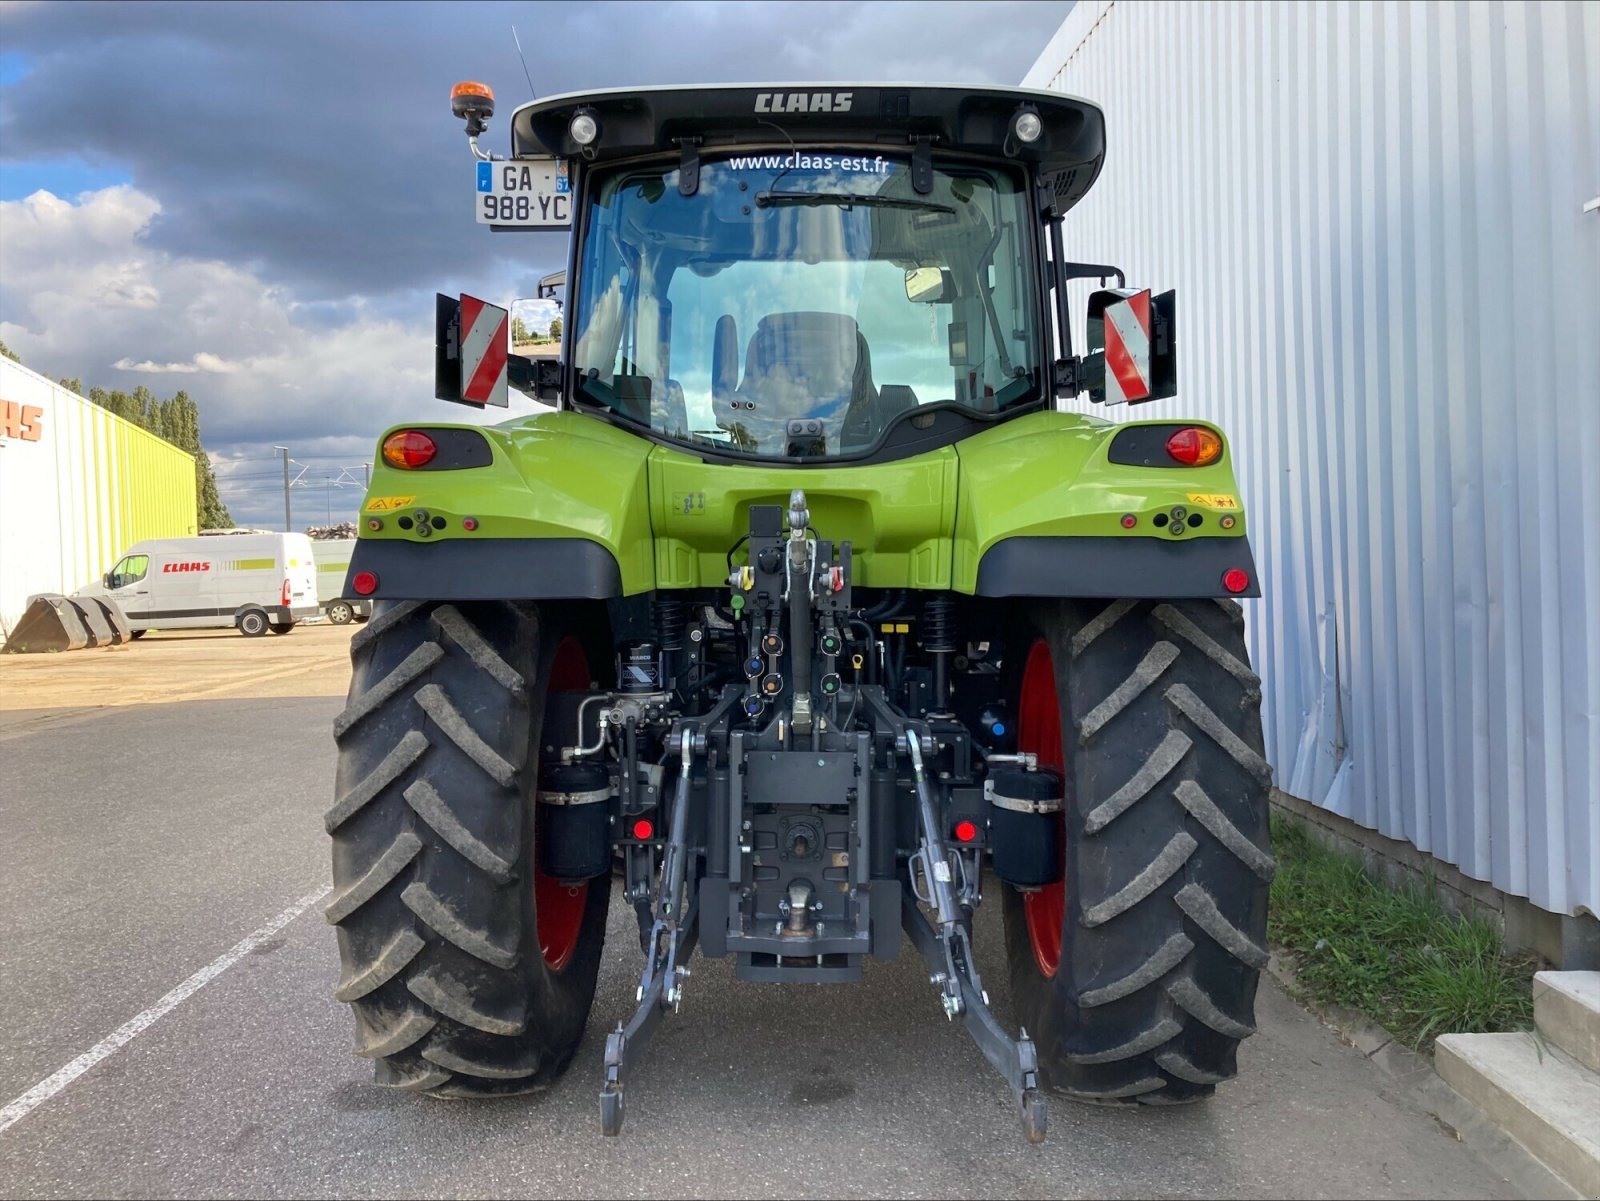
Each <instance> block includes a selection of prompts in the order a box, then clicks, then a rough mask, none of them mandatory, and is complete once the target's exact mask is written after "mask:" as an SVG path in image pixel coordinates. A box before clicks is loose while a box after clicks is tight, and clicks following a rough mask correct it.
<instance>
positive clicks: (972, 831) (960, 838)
mask: <svg viewBox="0 0 1600 1201" xmlns="http://www.w3.org/2000/svg"><path fill="white" fill-rule="evenodd" d="M955 835H956V841H957V842H973V841H975V840H976V839H977V837H978V827H977V824H976V823H975V822H970V821H958V822H957V823H956V829H955Z"/></svg>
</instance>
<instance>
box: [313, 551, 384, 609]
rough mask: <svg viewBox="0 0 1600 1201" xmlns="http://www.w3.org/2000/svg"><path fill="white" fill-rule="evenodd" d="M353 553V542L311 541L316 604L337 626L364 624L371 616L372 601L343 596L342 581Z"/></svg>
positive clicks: (348, 571)
mask: <svg viewBox="0 0 1600 1201" xmlns="http://www.w3.org/2000/svg"><path fill="white" fill-rule="evenodd" d="M355 549H356V540H355V539H354V538H313V539H312V540H311V555H312V557H313V558H315V559H316V561H317V603H318V604H319V605H320V606H322V611H323V612H324V613H326V614H327V615H328V620H329V621H331V622H333V624H334V625H336V626H342V625H349V624H350V622H352V621H366V620H367V618H369V617H371V616H372V602H371V601H369V600H367V599H365V598H364V597H359V596H346V595H344V578H345V576H346V575H348V574H349V573H350V556H351V555H352V554H353V553H355Z"/></svg>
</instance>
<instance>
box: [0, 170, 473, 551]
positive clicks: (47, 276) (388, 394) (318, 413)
mask: <svg viewBox="0 0 1600 1201" xmlns="http://www.w3.org/2000/svg"><path fill="white" fill-rule="evenodd" d="M160 211H161V206H160V205H159V204H158V203H156V201H155V200H154V198H153V197H150V196H146V195H145V194H143V193H142V192H140V191H138V190H137V189H135V188H131V187H116V188H108V189H104V190H102V191H99V192H90V193H86V194H85V195H83V196H81V197H80V198H78V200H77V201H75V202H74V201H67V200H63V199H61V198H60V197H56V196H52V195H50V194H49V193H43V192H41V193H35V194H34V195H32V196H29V197H28V198H27V199H25V200H20V201H5V202H0V230H3V231H4V237H0V278H3V279H4V280H5V281H6V288H7V292H8V305H7V309H8V316H7V319H6V320H4V321H0V339H3V340H4V341H5V342H6V343H7V344H8V345H9V346H10V347H11V348H12V349H13V350H14V351H16V352H17V353H18V354H20V355H21V356H22V359H23V361H24V362H26V363H27V364H29V365H30V366H32V367H34V368H35V369H37V370H40V371H43V372H45V373H46V374H50V375H65V376H75V377H78V378H81V379H82V380H83V381H84V384H85V386H100V387H105V388H123V389H132V388H133V387H135V386H136V385H138V384H140V383H145V384H151V383H153V381H152V380H151V379H150V377H151V376H152V375H155V376H160V377H167V378H171V379H172V384H171V385H168V388H175V387H183V388H185V389H187V390H188V391H189V393H190V394H191V395H192V396H193V397H194V398H195V400H196V401H197V402H199V405H200V416H201V429H202V433H203V435H204V438H205V442H206V445H207V447H208V448H209V449H211V450H213V451H214V452H216V455H217V459H218V461H219V463H227V462H229V461H231V460H240V461H254V460H261V459H267V458H270V454H271V452H270V447H271V445H272V444H273V443H278V444H287V445H289V446H290V447H291V450H292V453H293V454H294V455H295V457H296V458H297V459H299V460H301V461H302V462H305V463H312V464H314V465H316V467H317V471H318V472H321V470H322V464H323V461H324V460H337V461H341V462H348V463H351V464H359V463H361V462H363V461H366V460H367V459H369V458H370V456H371V450H372V447H373V445H374V443H375V440H376V438H377V435H378V433H379V432H380V431H381V430H382V429H383V427H384V426H385V425H388V424H390V423H392V422H396V421H402V420H405V419H406V418H407V417H413V416H433V417H434V418H435V419H437V417H438V416H439V413H438V402H436V401H434V400H433V399H432V397H433V320H432V312H433V306H432V297H431V296H424V295H418V296H415V297H414V298H413V299H414V304H413V306H412V313H411V315H410V316H409V317H407V318H405V319H401V318H397V317H394V316H391V315H383V314H375V313H373V312H372V311H370V309H369V308H368V306H366V305H365V304H364V303H363V302H362V301H361V300H360V299H359V298H357V299H350V300H347V301H345V302H343V303H342V304H341V305H340V306H339V307H340V309H341V313H340V317H341V319H340V320H339V321H337V322H332V321H330V322H329V323H328V325H327V327H326V328H324V327H323V326H322V325H320V324H319V323H317V322H304V321H301V320H299V319H298V318H299V316H300V314H299V312H298V306H297V305H296V303H295V302H294V301H293V299H292V297H291V296H290V294H289V293H288V291H287V290H286V289H284V288H282V287H274V286H271V285H268V284H266V283H265V282H264V281H263V280H262V279H261V278H260V277H258V276H257V275H255V274H254V273H252V272H251V271H249V270H247V269H244V268H241V267H239V266H235V265H233V264H229V263H225V262H221V261H218V260H207V259H191V258H183V257H180V256H178V255H175V254H172V253H170V252H168V251H165V250H161V249H158V248H156V247H154V246H152V245H151V239H150V237H149V234H150V229H151V226H152V224H153V223H154V221H155V220H156V219H157V217H158V214H159V213H160ZM168 388H163V387H162V386H161V385H160V384H156V385H155V387H154V390H155V391H157V392H158V394H167V390H168ZM467 412H468V410H462V413H463V414H465V413H467ZM452 416H453V417H455V416H457V415H456V414H452ZM320 480H321V475H320V474H314V478H313V482H320ZM242 482H243V481H241V483H242ZM258 494H259V495H258ZM224 499H225V500H229V501H230V504H232V503H233V500H234V498H233V497H231V496H230V495H229V494H228V492H227V491H226V489H225V491H224ZM238 500H239V502H240V503H241V505H242V506H243V509H242V511H241V513H236V514H235V516H238V517H242V518H244V519H246V520H249V519H252V517H253V518H254V519H256V520H271V518H272V514H273V513H274V512H279V513H281V499H280V500H278V501H276V502H274V501H273V498H272V497H271V495H270V494H269V493H267V492H261V491H260V490H259V489H257V488H256V487H255V484H254V481H251V486H250V487H248V488H241V490H240V491H239V493H238ZM258 500H259V502H260V503H259V504H258V503H257V501H258ZM347 500H348V504H349V505H351V506H353V505H354V503H355V496H354V494H353V493H352V494H351V495H350V496H349V497H348V498H347ZM321 505H322V498H320V496H319V498H318V503H317V504H316V505H314V506H313V508H320V507H321ZM263 506H264V507H263Z"/></svg>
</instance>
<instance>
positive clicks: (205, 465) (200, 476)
mask: <svg viewBox="0 0 1600 1201" xmlns="http://www.w3.org/2000/svg"><path fill="white" fill-rule="evenodd" d="M161 424H162V428H163V429H164V430H165V431H166V432H165V433H163V435H162V436H163V437H164V438H166V439H167V441H169V442H171V443H172V444H173V445H175V446H181V447H182V448H183V449H184V450H186V451H188V452H189V453H190V454H192V455H193V456H194V484H195V499H196V502H197V508H198V513H197V518H198V520H199V523H200V524H199V526H198V527H197V528H198V529H202V530H217V529H228V528H230V527H232V525H233V517H232V516H231V515H230V514H229V513H228V506H227V505H225V504H223V503H222V496H221V494H219V493H218V491H217V476H216V472H214V471H212V470H211V456H210V455H208V454H206V449H205V447H204V446H202V445H201V444H200V407H199V406H198V405H197V404H195V402H194V401H193V400H192V399H190V396H189V394H188V393H187V392H185V391H183V390H182V389H180V390H179V391H178V392H177V393H176V394H175V395H174V396H173V397H172V399H171V400H165V401H162V402H161Z"/></svg>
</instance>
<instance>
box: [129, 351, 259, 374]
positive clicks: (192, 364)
mask: <svg viewBox="0 0 1600 1201" xmlns="http://www.w3.org/2000/svg"><path fill="white" fill-rule="evenodd" d="M111 365H112V366H113V367H115V368H116V369H117V370H118V371H138V372H143V373H145V374H148V375H194V374H195V373H196V372H199V371H209V372H212V373H215V374H217V375H232V374H233V373H234V372H235V371H241V370H243V368H244V364H242V363H230V362H228V360H227V359H224V358H220V357H219V356H217V355H214V354H210V353H208V352H206V351H204V350H201V351H197V352H196V353H195V356H194V358H192V359H190V360H189V361H188V362H187V363H152V362H151V361H150V360H149V359H146V360H145V361H144V362H142V363H135V362H134V361H133V360H132V359H130V358H128V357H126V356H124V357H123V358H120V359H118V360H117V361H116V362H115V363H113V364H111Z"/></svg>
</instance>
